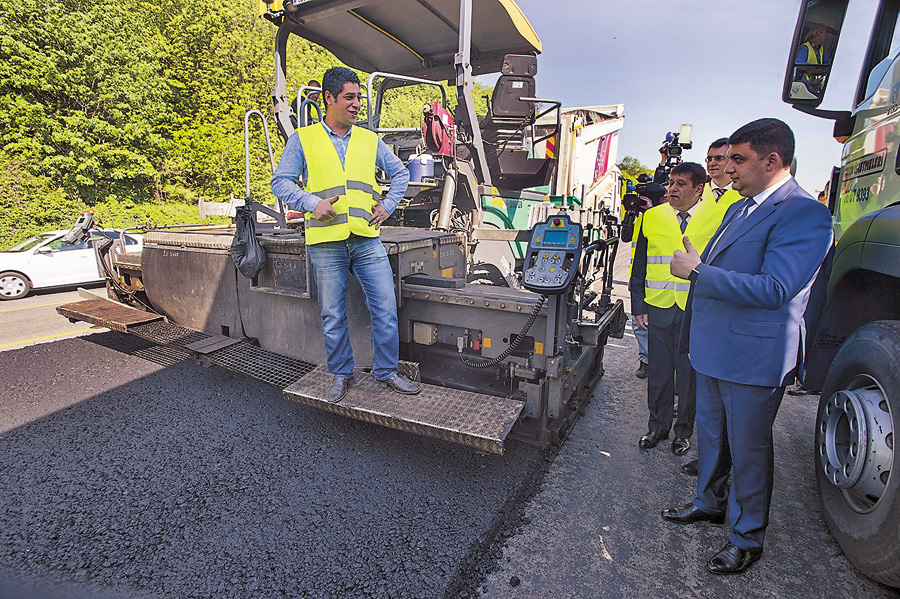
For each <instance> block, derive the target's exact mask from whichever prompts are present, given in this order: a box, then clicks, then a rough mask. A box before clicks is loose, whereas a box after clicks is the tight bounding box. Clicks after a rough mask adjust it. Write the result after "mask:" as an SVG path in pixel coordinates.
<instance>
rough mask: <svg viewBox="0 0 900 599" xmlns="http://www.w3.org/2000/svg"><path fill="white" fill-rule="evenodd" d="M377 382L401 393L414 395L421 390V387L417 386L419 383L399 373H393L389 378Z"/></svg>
mask: <svg viewBox="0 0 900 599" xmlns="http://www.w3.org/2000/svg"><path fill="white" fill-rule="evenodd" d="M378 382H379V383H381V384H382V385H385V386H387V387H390V388H391V389H393V390H394V391H396V392H397V393H402V394H403V395H415V394H416V393H418V392H419V391H421V389H420V388H419V383H417V382H415V381H411V380H409V379H408V378H406V377H404V376H402V375H400V374H395V375H394V376H392V377H391V378H389V379H385V380H383V381H378Z"/></svg>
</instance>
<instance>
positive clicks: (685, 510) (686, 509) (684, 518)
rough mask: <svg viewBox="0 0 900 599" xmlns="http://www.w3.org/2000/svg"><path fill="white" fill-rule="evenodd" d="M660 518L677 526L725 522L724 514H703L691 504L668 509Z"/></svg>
mask: <svg viewBox="0 0 900 599" xmlns="http://www.w3.org/2000/svg"><path fill="white" fill-rule="evenodd" d="M662 517H663V519H664V520H668V521H669V522H677V523H678V524H693V523H694V522H712V523H713V524H721V523H722V522H725V514H710V513H709V512H704V511H703V510H701V509H700V508H698V507H697V506H695V505H694V504H693V503H686V504H684V505H680V506H678V507H668V508H666V509H664V510H663V511H662Z"/></svg>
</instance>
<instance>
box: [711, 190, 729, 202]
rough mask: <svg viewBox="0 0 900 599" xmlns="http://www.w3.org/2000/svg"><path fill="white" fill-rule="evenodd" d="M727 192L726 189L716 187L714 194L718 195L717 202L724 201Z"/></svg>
mask: <svg viewBox="0 0 900 599" xmlns="http://www.w3.org/2000/svg"><path fill="white" fill-rule="evenodd" d="M726 191H728V190H727V189H725V188H724V187H716V188H715V189H713V193H714V194H716V201H717V202H718V201H719V200H721V199H722V196H723V195H725V192H726Z"/></svg>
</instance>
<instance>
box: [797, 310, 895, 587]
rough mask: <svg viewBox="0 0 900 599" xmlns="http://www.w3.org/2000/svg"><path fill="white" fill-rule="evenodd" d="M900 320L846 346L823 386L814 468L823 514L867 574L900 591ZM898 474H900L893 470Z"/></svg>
mask: <svg viewBox="0 0 900 599" xmlns="http://www.w3.org/2000/svg"><path fill="white" fill-rule="evenodd" d="M894 430H898V431H900V321H896V320H882V321H877V322H872V323H869V324H867V325H865V326H863V327H861V328H860V329H858V330H857V331H856V332H855V333H853V334H852V335H851V336H850V337H849V338H848V339H847V340H846V341H845V342H844V343H843V345H841V348H840V350H839V351H838V353H837V355H836V356H835V359H834V362H833V363H832V364H831V368H830V369H829V370H828V376H827V377H826V379H825V384H824V385H823V389H822V395H821V398H820V400H819V413H818V419H817V422H816V446H815V447H816V450H815V467H816V481H817V483H818V488H819V499H820V503H821V507H822V513H823V514H824V515H825V520H826V521H827V523H828V527H829V528H830V529H831V533H832V534H833V535H834V537H835V539H837V542H838V543H839V544H840V546H841V548H842V549H843V550H844V553H845V554H846V555H847V557H848V558H849V559H850V561H851V562H853V564H854V565H855V566H856V567H857V568H859V570H861V571H862V572H863V573H864V574H866V575H867V576H869V577H870V578H873V579H875V580H877V581H879V582H882V583H884V584H887V585H890V586H894V587H900V544H898V543H897V535H898V527H900V491H898V487H900V458H898V452H895V451H894ZM895 470H896V472H895Z"/></svg>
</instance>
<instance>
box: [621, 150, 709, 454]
mask: <svg viewBox="0 0 900 599" xmlns="http://www.w3.org/2000/svg"><path fill="white" fill-rule="evenodd" d="M705 185H706V171H704V170H703V167H702V166H700V165H699V164H697V163H695V162H682V163H681V164H678V165H676V166H674V167H673V168H672V171H671V173H670V175H669V186H668V191H667V197H668V203H665V204H660V205H659V206H655V207H653V208H650V209H649V210H647V211H646V212H645V213H644V214H643V215H642V216H641V218H640V220H639V221H638V222H639V223H640V224H639V225H638V226H637V227H636V229H637V233H636V235H635V242H634V244H633V263H632V270H631V279H630V280H629V283H628V287H629V290H630V291H631V311H632V313H633V314H634V319H635V322H636V323H637V325H638V326H639V327H640V328H641V329H643V330H646V331H648V360H649V368H648V371H649V378H648V380H647V407H648V408H649V411H650V420H649V424H648V432H647V433H646V434H645V435H644V436H642V437H641V438H640V440H639V441H638V447H640V448H641V449H650V448H652V447H655V446H656V445H657V444H658V443H659V442H660V441H662V440H664V439H668V438H669V429H670V428H672V421H673V420H675V418H674V412H675V389H676V385H677V388H678V418H677V420H676V421H675V423H674V424H675V425H674V432H675V440H674V441H673V442H672V451H673V452H674V453H675V454H676V455H684V454H685V453H687V452H688V450H689V449H690V447H691V442H690V438H691V436H692V435H693V433H694V385H693V384H692V382H693V376H692V373H691V365H690V360H689V359H688V357H687V356H679V355H678V351H677V350H678V333H679V331H680V330H681V319H682V315H683V314H684V312H683V311H684V305H685V301H686V300H687V290H688V288H689V287H690V284H689V283H688V282H687V281H680V280H678V279H677V278H675V277H674V276H672V274H671V273H670V272H669V266H668V263H669V260H670V259H671V257H672V253H673V252H674V251H675V250H676V249H679V248H683V247H684V246H683V245H682V236H683V235H685V234H688V235H690V236H691V238H692V239H695V238H696V239H697V241H698V243H701V244H703V243H704V242H705V241H704V240H708V239H709V238H710V236H712V234H713V232H714V231H715V230H716V228H717V227H718V226H719V222H721V216H719V217H718V219H717V216H716V211H715V203H714V202H701V201H700V196H701V195H702V193H703V188H704V186H705Z"/></svg>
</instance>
